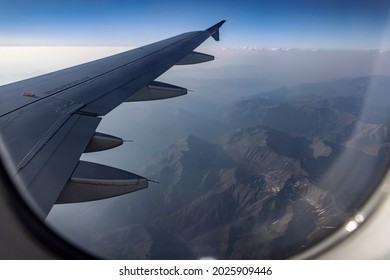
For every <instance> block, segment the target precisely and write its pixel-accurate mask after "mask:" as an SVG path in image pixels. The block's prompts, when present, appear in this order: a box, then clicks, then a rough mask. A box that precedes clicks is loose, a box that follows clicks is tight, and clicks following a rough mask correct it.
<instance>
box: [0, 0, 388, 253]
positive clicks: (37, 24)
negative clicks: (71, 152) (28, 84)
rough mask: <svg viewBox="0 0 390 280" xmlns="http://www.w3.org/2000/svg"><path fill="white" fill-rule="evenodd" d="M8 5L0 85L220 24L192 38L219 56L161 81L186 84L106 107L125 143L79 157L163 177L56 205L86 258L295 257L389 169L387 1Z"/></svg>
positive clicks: (104, 126)
mask: <svg viewBox="0 0 390 280" xmlns="http://www.w3.org/2000/svg"><path fill="white" fill-rule="evenodd" d="M3 2H4V3H3ZM0 4H1V6H2V8H1V9H0V26H1V28H0V85H4V84H8V83H12V82H15V81H18V80H21V79H26V78H29V77H33V76H37V75H40V74H44V73H47V72H51V71H55V70H59V69H62V68H66V67H70V66H73V65H76V64H80V63H84V62H87V61H90V60H94V59H98V58H101V57H105V56H108V55H112V54H115V53H119V52H123V51H126V50H128V49H132V48H136V47H139V46H142V45H145V44H149V43H152V42H154V41H158V40H161V39H164V38H167V37H170V36H174V35H177V34H180V33H183V32H187V31H193V30H203V29H206V28H208V27H209V26H211V25H213V24H215V23H216V22H218V21H220V20H223V19H226V20H227V22H226V23H225V25H224V26H223V27H222V28H221V41H220V42H214V40H212V39H209V40H208V41H207V42H205V43H204V44H203V45H202V46H201V47H200V48H199V49H197V51H200V52H204V53H208V54H211V55H214V56H215V60H214V61H211V62H208V63H205V64H199V65H191V66H174V67H173V68H172V69H170V70H169V71H167V72H166V73H164V74H163V75H162V76H161V77H159V78H158V79H157V80H158V81H162V82H167V83H170V84H174V85H177V86H181V87H184V88H187V89H188V90H189V92H188V94H187V95H185V96H182V97H178V98H174V99H168V100H162V101H151V102H132V103H126V104H122V105H120V106H119V107H117V108H116V109H115V110H114V111H112V112H111V113H109V114H108V115H106V116H104V117H103V121H102V122H101V123H100V126H99V128H98V130H97V131H99V132H103V133H107V134H110V135H114V136H117V137H121V138H123V139H125V140H132V142H127V143H124V144H123V145H122V146H120V147H118V148H115V149H112V150H108V151H105V152H98V153H90V154H84V155H83V156H82V159H83V160H86V161H93V162H98V163H102V164H105V165H109V166H114V167H117V168H120V169H123V170H127V171H130V172H134V173H137V174H140V175H141V176H145V177H147V178H148V179H151V180H153V181H157V182H158V183H150V186H149V188H148V189H146V190H141V191H138V192H135V193H131V194H128V195H124V196H122V197H118V198H112V199H107V200H102V201H97V202H88V203H80V204H72V205H57V206H54V208H53V209H52V211H51V212H50V214H49V216H48V218H47V221H48V222H49V224H51V225H52V226H53V227H54V228H56V229H58V230H59V231H60V232H61V233H63V234H64V235H65V236H66V238H68V239H70V240H72V241H73V242H75V243H76V244H78V245H80V246H81V247H83V248H84V249H86V250H88V251H90V252H92V253H93V254H97V255H99V256H103V257H106V258H119V259H127V258H129V259H193V258H195V259H196V258H202V257H215V258H220V259H267V258H276V259H279V258H285V257H289V256H291V255H293V254H295V253H298V252H300V251H301V250H302V249H303V248H307V247H309V246H311V245H313V244H315V243H316V242H318V241H319V240H322V239H323V238H324V237H325V236H327V235H328V234H330V233H331V232H333V231H334V230H335V229H337V228H338V227H339V226H340V225H341V224H342V223H343V222H344V220H345V219H346V218H347V217H349V215H351V213H353V212H354V211H355V210H356V208H358V207H360V206H361V204H362V203H363V202H364V201H365V199H366V197H367V196H368V195H369V194H371V193H372V191H373V190H374V189H375V186H376V184H377V183H378V182H379V180H380V178H381V176H382V175H383V172H384V170H385V167H387V165H388V162H389V159H390V149H389V147H390V115H389V113H388V112H387V111H388V110H387V108H388V106H390V98H389V97H388V91H389V90H388V89H389V87H390V66H389V65H390V36H388V35H387V34H390V33H389V30H390V29H389V24H388V23H389V11H390V4H389V3H388V1H380V0H375V1H370V2H368V1H352V0H351V1H333V0H332V1H326V2H325V3H321V4H315V3H313V1H306V0H300V1H294V4H292V3H291V2H288V1H281V0H280V1H271V2H270V1H239V2H238V1H237V2H236V1H233V2H231V1H230V2H226V1H213V2H212V3H210V2H208V1H196V2H191V1H190V2H188V1H186V2H184V3H183V1H164V2H161V1H142V2H140V3H138V1H119V0H117V1H89V0H86V1H81V2H80V1H73V0H72V1H55V2H53V1H40V2H39V4H36V3H32V2H28V1H11V2H9V1H0ZM172 18H174V20H173V19H172ZM0 93H1V92H0ZM345 173H348V174H350V175H351V176H350V177H349V178H345V177H344V176H345ZM338 186H343V187H340V188H338ZM70 217H72V218H71V219H70Z"/></svg>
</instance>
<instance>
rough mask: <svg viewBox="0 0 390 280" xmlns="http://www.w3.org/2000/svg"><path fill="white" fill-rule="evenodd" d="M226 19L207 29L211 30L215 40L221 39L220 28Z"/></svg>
mask: <svg viewBox="0 0 390 280" xmlns="http://www.w3.org/2000/svg"><path fill="white" fill-rule="evenodd" d="M225 21H226V20H222V21H220V22H218V23H217V24H215V25H213V26H211V27H210V28H209V29H207V31H208V32H210V35H211V36H212V37H213V38H214V40H215V41H219V28H220V27H221V26H222V24H224V23H225Z"/></svg>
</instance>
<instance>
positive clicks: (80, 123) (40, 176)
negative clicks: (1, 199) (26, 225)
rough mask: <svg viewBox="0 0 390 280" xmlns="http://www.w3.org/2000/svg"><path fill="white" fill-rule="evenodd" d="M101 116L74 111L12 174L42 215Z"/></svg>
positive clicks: (70, 171)
mask: <svg viewBox="0 0 390 280" xmlns="http://www.w3.org/2000/svg"><path fill="white" fill-rule="evenodd" d="M100 120H101V119H100V118H96V117H91V116H85V115H79V114H73V115H72V116H70V117H69V119H68V120H66V121H65V123H64V124H63V125H62V126H61V128H60V129H58V131H56V133H55V134H54V135H53V137H51V138H50V139H49V140H48V141H47V142H46V144H45V145H44V146H43V147H42V148H41V149H40V151H39V153H37V154H36V155H35V156H34V157H33V158H32V159H31V160H30V161H29V162H28V163H27V164H26V165H25V166H23V167H22V168H21V169H20V170H18V171H17V174H16V175H15V176H14V179H15V181H16V182H17V183H18V184H17V186H18V187H19V190H20V193H21V194H22V195H23V196H24V197H25V198H26V199H27V200H28V201H29V202H30V203H31V205H33V208H34V209H35V210H36V212H37V213H38V214H40V215H41V216H42V217H43V218H46V216H47V214H48V213H49V211H50V209H51V208H52V206H53V204H54V203H55V201H56V200H57V198H58V196H59V194H60V193H61V191H62V189H63V187H64V186H65V184H66V182H67V181H68V179H69V178H70V177H71V175H72V173H73V171H74V168H75V166H76V165H77V162H78V161H79V158H80V155H81V154H82V153H83V151H84V150H85V148H86V146H87V144H88V143H89V141H90V139H91V138H92V137H93V135H94V133H95V130H96V128H97V126H98V124H99V123H100ZM8 157H12V154H11V155H9V156H8ZM26 190H27V191H26Z"/></svg>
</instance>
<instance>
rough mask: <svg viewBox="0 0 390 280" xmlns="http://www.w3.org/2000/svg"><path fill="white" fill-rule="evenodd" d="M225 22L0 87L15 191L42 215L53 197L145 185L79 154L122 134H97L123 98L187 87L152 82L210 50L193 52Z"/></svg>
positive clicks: (86, 197)
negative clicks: (83, 159)
mask: <svg viewBox="0 0 390 280" xmlns="http://www.w3.org/2000/svg"><path fill="white" fill-rule="evenodd" d="M224 22H225V21H221V22H219V23H217V24H216V25H214V26H212V27H210V28H208V29H206V30H204V31H196V32H188V33H184V34H181V35H178V36H175V37H172V38H169V39H166V40H163V41H159V42H156V43H153V44H150V45H147V46H144V47H141V48H138V49H134V50H130V51H127V52H124V53H121V54H117V55H114V56H111V57H107V58H103V59H99V60H96V61H93V62H89V63H85V64H82V65H79V66H75V67H71V68H68V69H64V70H60V71H57V72H53V73H49V74H46V75H42V76H38V77H35V78H31V79H27V80H24V81H20V82H16V83H13V84H9V85H5V86H1V87H0V154H1V158H2V160H3V161H4V163H5V166H6V167H7V169H8V171H9V173H10V174H11V177H12V178H13V180H14V181H15V183H16V185H17V186H18V190H19V192H20V194H21V195H22V196H23V197H24V198H25V199H26V200H28V201H29V202H30V204H31V205H32V206H33V208H34V210H35V211H36V212H37V213H38V214H39V215H40V216H41V217H42V218H45V217H46V216H47V214H48V213H49V212H50V210H51V208H52V206H53V205H54V204H55V203H71V202H81V201H90V200H96V199H102V198H107V197H112V196H117V195H121V194H124V193H129V192H132V191H136V190H139V189H143V188H146V187H147V186H148V180H147V179H146V178H143V177H141V176H139V175H136V174H133V173H130V172H126V171H123V170H118V169H114V168H112V167H107V166H103V165H97V164H92V163H87V162H82V161H80V156H81V154H82V153H84V152H93V151H100V150H104V149H110V148H113V147H116V146H118V145H120V144H121V143H123V141H122V139H120V138H118V137H114V136H110V135H106V134H101V133H96V129H97V127H98V125H99V122H100V121H101V116H104V115H106V114H107V113H108V112H110V111H111V110H113V109H114V108H116V107H117V106H118V105H120V104H121V103H123V102H133V101H145V100H157V99H164V98H171V97H175V96H180V95H183V94H186V93H187V90H186V89H184V88H180V87H177V86H173V85H168V84H165V83H160V82H156V81H154V80H155V79H156V78H157V77H159V76H160V75H161V74H163V73H164V72H166V71H167V70H168V69H169V68H171V67H172V66H174V65H183V64H194V63H201V62H206V61H210V60H212V59H214V57H212V56H210V55H206V54H201V53H198V52H194V50H195V49H196V48H197V47H198V46H199V45H200V44H202V43H203V42H204V41H205V40H206V39H208V38H209V37H210V36H212V37H213V38H214V39H215V40H216V41H218V40H219V28H220V27H221V26H222V24H223V23H224Z"/></svg>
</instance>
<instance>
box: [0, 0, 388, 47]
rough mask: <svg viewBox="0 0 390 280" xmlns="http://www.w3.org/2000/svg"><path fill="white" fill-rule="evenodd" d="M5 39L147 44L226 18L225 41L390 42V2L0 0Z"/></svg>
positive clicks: (0, 38) (0, 32)
mask: <svg viewBox="0 0 390 280" xmlns="http://www.w3.org/2000/svg"><path fill="white" fill-rule="evenodd" d="M0 7H1V9H0V45H139V44H144V43H146V42H152V41H155V40H159V39H162V38H165V37H169V36H172V35H176V34H177V33H181V32H185V31H188V30H199V29H204V28H207V27H209V26H210V25H212V24H214V23H216V22H218V21H219V20H221V19H226V20H227V21H228V22H227V24H226V25H225V26H224V28H223V36H224V45H226V46H228V47H240V46H245V45H250V46H257V47H282V48H334V49H337V48H344V49H345V48H351V49H375V48H385V49H390V39H389V38H384V34H387V33H389V31H390V29H387V31H386V28H388V27H387V25H388V22H389V21H388V17H389V12H390V1H387V0H371V1H362V0H345V1H336V0H328V1H313V0H311V1H308V0H296V1H282V0H272V1H271V0H257V1H254V0H242V1H220V0H214V1H205V0H198V1H184V0H182V1H177V0H171V1H158V0H143V1H124V0H113V1H112V0H111V1H108V0H93V1H92V0H66V1H63V0H59V1H47V0H41V1H26V0H14V1H3V0H0Z"/></svg>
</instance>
